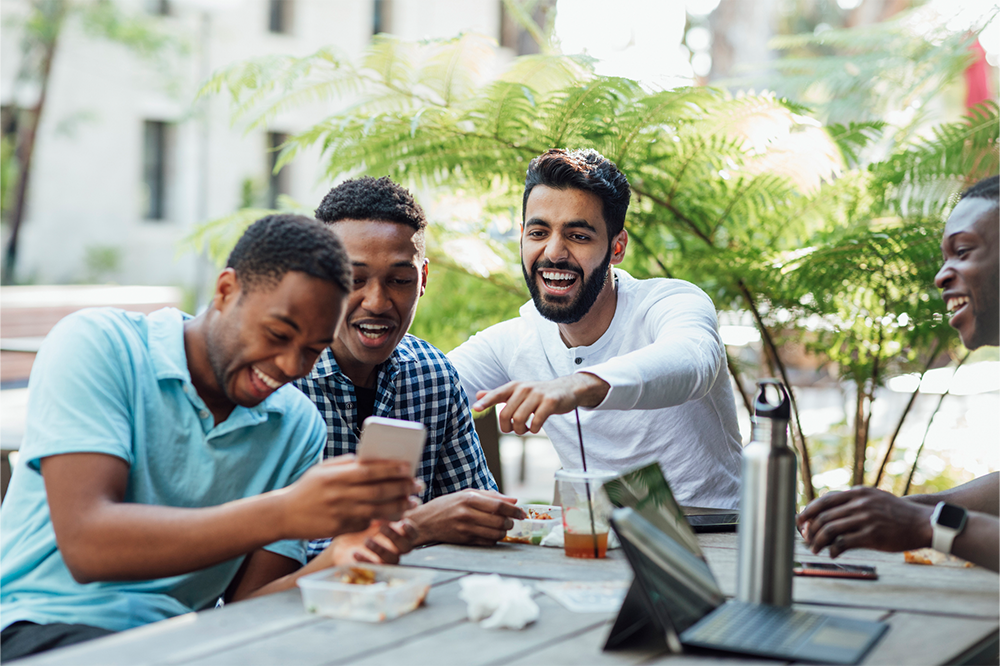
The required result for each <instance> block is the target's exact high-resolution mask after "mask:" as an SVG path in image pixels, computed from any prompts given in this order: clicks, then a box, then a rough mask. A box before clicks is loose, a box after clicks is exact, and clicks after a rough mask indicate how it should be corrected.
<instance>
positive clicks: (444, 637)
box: [351, 594, 631, 666]
mask: <svg viewBox="0 0 1000 666" xmlns="http://www.w3.org/2000/svg"><path fill="white" fill-rule="evenodd" d="M534 599H535V602H536V603H537V604H538V607H539V609H540V614H539V617H538V620H537V621H536V622H534V623H532V624H530V625H528V626H527V627H525V628H524V629H522V630H521V631H511V630H508V629H484V628H483V627H481V626H480V625H479V624H478V623H475V622H468V621H465V622H462V623H459V624H456V625H454V626H452V627H449V628H447V629H445V630H444V631H441V632H438V633H435V634H434V635H431V636H424V637H420V638H417V639H415V640H411V641H407V642H405V643H403V644H398V643H397V644H394V645H391V646H387V647H386V648H385V649H381V650H378V651H375V652H371V653H370V654H368V655H367V656H366V657H365V658H363V659H359V660H355V661H351V663H352V664H359V665H364V664H441V665H445V664H468V665H469V666H485V665H487V664H503V663H507V661H508V660H510V659H514V658H520V657H523V656H528V655H530V654H532V653H534V652H536V651H538V650H540V649H541V648H543V647H544V646H546V645H549V644H552V643H556V642H559V641H561V640H565V639H566V638H567V637H570V636H573V635H575V634H578V633H581V632H585V631H587V630H590V629H596V628H599V627H603V626H604V625H606V624H607V622H608V621H609V620H610V619H612V614H609V613H571V612H570V611H568V610H566V609H565V608H563V607H562V606H561V605H559V603H558V602H556V601H554V600H552V599H550V598H549V597H548V596H546V595H540V594H539V595H535V597H534ZM394 643H395V642H394ZM536 663H539V662H536ZM615 663H631V662H628V661H624V662H615Z"/></svg>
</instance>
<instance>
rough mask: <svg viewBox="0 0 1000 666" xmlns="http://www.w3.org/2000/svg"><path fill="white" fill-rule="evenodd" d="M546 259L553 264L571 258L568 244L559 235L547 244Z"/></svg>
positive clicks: (550, 239) (554, 236)
mask: <svg viewBox="0 0 1000 666" xmlns="http://www.w3.org/2000/svg"><path fill="white" fill-rule="evenodd" d="M545 258H546V259H548V260H549V261H551V262H552V263H554V264H555V263H559V262H560V261H565V260H566V259H568V258H569V252H568V251H567V248H566V243H565V242H564V241H563V239H562V238H561V237H560V236H558V235H553V236H552V237H551V238H549V240H548V242H547V243H546V244H545Z"/></svg>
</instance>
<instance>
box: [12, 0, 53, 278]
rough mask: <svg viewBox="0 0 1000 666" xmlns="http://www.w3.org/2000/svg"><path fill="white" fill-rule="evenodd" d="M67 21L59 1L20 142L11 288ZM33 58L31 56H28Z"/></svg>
mask: <svg viewBox="0 0 1000 666" xmlns="http://www.w3.org/2000/svg"><path fill="white" fill-rule="evenodd" d="M36 11H38V13H40V14H41V13H43V10H42V9H37V10H36ZM65 17H66V3H65V1H64V0H56V2H54V3H53V4H52V9H51V14H50V15H49V16H46V17H45V20H47V21H49V22H51V27H50V28H49V30H48V34H49V35H50V39H49V41H47V42H45V43H44V44H43V46H42V56H41V67H40V72H39V87H40V90H39V93H38V101H37V102H35V105H34V107H32V108H31V111H30V114H28V115H29V116H30V117H29V119H28V122H27V123H26V125H27V127H26V128H25V130H24V135H23V137H21V138H20V140H19V141H18V146H17V157H18V167H19V170H20V171H19V173H18V176H17V189H16V191H15V193H14V207H13V209H12V211H11V218H10V238H9V239H8V240H7V251H6V253H5V256H4V266H3V283H4V284H11V282H13V280H14V275H15V268H16V264H17V239H18V234H19V232H20V231H21V222H22V221H23V220H24V210H25V207H26V206H27V203H28V181H29V179H30V177H31V161H32V157H34V154H35V140H36V138H37V136H38V126H39V124H40V122H41V119H42V112H43V111H44V110H45V99H46V95H47V94H48V90H49V75H50V74H51V72H52V60H53V59H54V58H55V54H56V44H57V43H58V41H59V33H60V32H61V30H62V24H63V20H64V19H65ZM26 55H27V56H28V57H30V54H26Z"/></svg>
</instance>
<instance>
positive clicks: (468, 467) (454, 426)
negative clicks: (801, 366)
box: [431, 357, 497, 497]
mask: <svg viewBox="0 0 1000 666" xmlns="http://www.w3.org/2000/svg"><path fill="white" fill-rule="evenodd" d="M442 361H443V362H444V363H445V364H446V365H447V367H448V371H449V375H450V377H451V392H450V393H451V394H450V396H449V401H448V411H449V416H448V421H447V425H446V427H445V433H444V438H443V439H444V441H445V442H447V445H446V446H445V447H444V450H443V451H442V454H441V459H440V460H439V461H438V466H437V470H436V473H435V474H434V478H433V487H432V489H431V496H432V497H439V496H441V495H447V494H448V493H453V492H455V491H456V490H463V489H465V488H478V489H480V490H497V484H496V481H495V480H494V479H493V474H491V473H490V470H489V468H488V467H487V466H486V456H485V454H484V453H483V447H482V445H481V444H480V442H479V435H478V434H476V428H475V425H474V424H473V420H472V411H471V410H470V409H469V398H468V396H467V395H466V394H465V389H463V388H462V383H461V382H460V381H459V379H458V372H457V371H456V370H455V368H454V367H453V366H452V365H451V363H450V362H449V361H448V360H447V359H445V358H443V357H442Z"/></svg>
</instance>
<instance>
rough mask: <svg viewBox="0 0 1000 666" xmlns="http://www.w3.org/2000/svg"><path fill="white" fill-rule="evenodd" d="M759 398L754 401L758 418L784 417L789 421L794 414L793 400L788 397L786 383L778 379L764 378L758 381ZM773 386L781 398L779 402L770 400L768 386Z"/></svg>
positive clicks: (755, 414)
mask: <svg viewBox="0 0 1000 666" xmlns="http://www.w3.org/2000/svg"><path fill="white" fill-rule="evenodd" d="M757 386H758V391H757V398H756V400H754V403H753V412H754V416H755V417H756V418H768V419H783V420H785V421H787V420H788V419H789V418H790V417H791V414H792V401H791V399H790V398H789V397H788V391H787V390H786V389H785V385H784V384H782V383H781V382H779V381H778V380H777V379H762V380H760V381H759V382H757ZM768 386H773V387H775V388H776V389H777V392H778V395H779V397H780V400H779V401H778V402H777V404H775V403H773V402H768V400H767V387H768Z"/></svg>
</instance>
